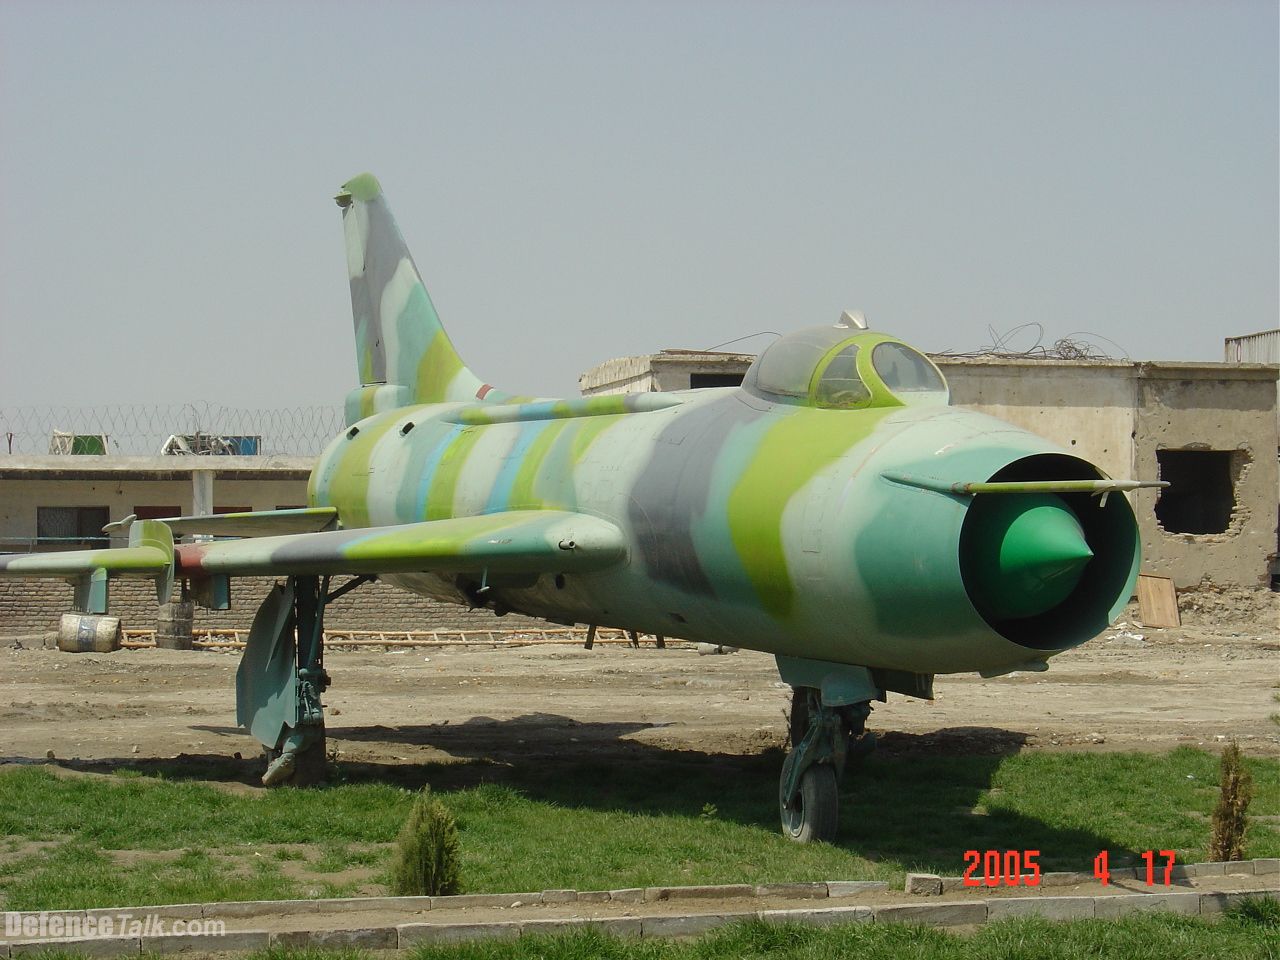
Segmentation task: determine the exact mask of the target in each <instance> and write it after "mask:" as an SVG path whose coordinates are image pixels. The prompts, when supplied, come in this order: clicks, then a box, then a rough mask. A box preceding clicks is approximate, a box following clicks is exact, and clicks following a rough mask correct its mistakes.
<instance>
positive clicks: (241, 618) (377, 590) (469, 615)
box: [0, 577, 544, 636]
mask: <svg viewBox="0 0 1280 960" xmlns="http://www.w3.org/2000/svg"><path fill="white" fill-rule="evenodd" d="M274 582H275V581H274V580H273V579H272V578H271V577H245V578H242V579H237V580H234V581H232V584H231V606H232V609H230V610H205V609H203V608H202V607H196V611H195V627H196V629H197V630H198V629H200V628H202V627H236V628H240V629H246V630H247V629H248V628H249V624H250V623H251V622H252V621H253V614H254V612H255V611H256V610H257V608H258V604H259V603H260V602H261V600H262V598H263V597H265V596H266V594H267V590H268V589H270V587H271V584H272V583H274ZM345 582H346V579H345V578H337V577H335V578H334V581H333V584H332V586H333V587H335V588H336V587H338V586H341V585H342V584H343V583H345ZM71 593H72V591H71V586H70V585H69V584H66V583H63V582H61V581H58V580H25V579H21V578H12V579H10V578H2V579H0V636H20V635H23V634H34V633H43V632H46V631H49V630H56V629H57V628H58V621H59V619H60V618H61V616H62V614H64V613H68V612H70V611H71ZM111 613H112V615H114V616H118V617H120V619H121V625H122V626H123V627H124V628H125V629H127V630H151V629H154V627H155V625H156V597H155V588H154V587H153V586H152V584H151V581H149V580H113V581H112V583H111ZM538 625H544V624H542V621H540V620H531V619H529V618H527V617H520V616H517V615H516V614H511V615H509V616H506V617H502V618H498V617H495V616H494V615H493V614H492V613H490V612H489V611H488V610H468V609H467V608H466V607H463V606H458V605H456V604H452V603H437V602H436V601H434V600H428V599H426V598H425V597H419V596H415V595H414V594H411V593H408V592H406V591H404V590H397V589H396V588H395V587H392V586H390V585H388V584H385V583H380V582H379V583H368V584H365V585H363V586H361V587H358V588H357V589H355V590H353V591H351V592H350V593H348V594H347V595H346V596H344V597H339V598H338V599H337V600H335V601H334V602H333V604H332V605H331V606H330V607H329V608H328V612H327V615H326V617H325V626H326V627H328V628H329V629H331V630H458V629H471V630H484V629H503V630H516V629H520V628H521V627H528V626H538Z"/></svg>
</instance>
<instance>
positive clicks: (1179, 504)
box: [1156, 450, 1236, 533]
mask: <svg viewBox="0 0 1280 960" xmlns="http://www.w3.org/2000/svg"><path fill="white" fill-rule="evenodd" d="M1235 460H1236V451H1234V450H1157V451H1156V462H1157V463H1158V464H1159V466H1160V479H1161V480H1167V481H1168V482H1169V486H1167V487H1165V488H1164V489H1162V490H1161V491H1160V498H1159V499H1158V500H1157V501H1156V520H1157V522H1159V524H1160V527H1161V529H1163V530H1164V531H1165V532H1166V533H1224V532H1226V530H1227V528H1228V527H1229V526H1230V525H1231V514H1232V511H1234V510H1235V506H1236V496H1235V479H1236V478H1235V473H1236V463H1235Z"/></svg>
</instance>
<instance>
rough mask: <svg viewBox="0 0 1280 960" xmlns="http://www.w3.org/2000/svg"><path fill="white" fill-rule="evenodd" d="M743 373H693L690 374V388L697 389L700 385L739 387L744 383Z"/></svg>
mask: <svg viewBox="0 0 1280 960" xmlns="http://www.w3.org/2000/svg"><path fill="white" fill-rule="evenodd" d="M742 377H743V374H741V373H691V374H689V389H691V390H697V389H698V388H699V387H737V386H741V385H742Z"/></svg>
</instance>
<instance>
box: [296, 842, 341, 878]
mask: <svg viewBox="0 0 1280 960" xmlns="http://www.w3.org/2000/svg"><path fill="white" fill-rule="evenodd" d="M350 865H351V859H350V857H349V856H348V854H347V845H346V844H345V843H326V844H325V845H324V847H322V848H321V850H320V856H318V857H316V859H314V860H312V861H311V862H310V863H308V864H307V870H308V871H310V872H311V873H341V872H342V871H343V870H345V869H347V867H348V866H350Z"/></svg>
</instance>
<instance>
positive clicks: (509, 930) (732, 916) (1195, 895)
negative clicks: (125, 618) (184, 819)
mask: <svg viewBox="0 0 1280 960" xmlns="http://www.w3.org/2000/svg"><path fill="white" fill-rule="evenodd" d="M1202 866H1208V868H1209V869H1207V870H1205V871H1204V872H1203V873H1201V872H1199V871H1198V869H1197V868H1199V867H1202ZM1215 867H1216V868H1217V869H1216V870H1215V869H1214V868H1215ZM1181 869H1184V870H1187V871H1189V872H1188V873H1187V874H1186V876H1187V877H1192V876H1222V875H1224V874H1236V875H1245V876H1249V875H1253V876H1265V877H1267V878H1268V880H1270V879H1271V878H1272V877H1277V879H1280V859H1266V860H1253V861H1242V862H1241V863H1239V864H1236V863H1232V864H1225V865H1224V864H1210V865H1205V864H1186V865H1184V867H1183V868H1181ZM1112 873H1113V875H1114V873H1115V872H1114V871H1113V872H1112ZM1176 875H1177V874H1176V871H1175V876H1176ZM1048 876H1050V875H1048V874H1046V875H1045V878H1043V879H1046V880H1047V878H1048ZM1057 876H1059V877H1067V876H1070V877H1077V878H1080V879H1077V880H1075V881H1074V882H1077V883H1079V882H1091V881H1092V880H1093V876H1092V875H1091V874H1088V875H1085V874H1059V875H1057ZM942 879H943V880H944V882H945V881H946V880H948V879H952V878H942ZM1059 882H1060V883H1062V882H1065V881H1059ZM1265 882H1266V881H1264V883H1265ZM1045 885H1046V886H1048V885H1050V884H1048V883H1045ZM887 889H888V884H886V883H882V882H878V881H831V882H828V883H825V884H823V883H796V884H764V885H759V886H752V885H749V884H729V885H722V886H699V887H649V888H630V889H623V890H613V891H587V892H578V891H573V890H548V891H543V892H542V893H523V894H518V893H517V894H468V895H462V896H456V897H366V898H345V899H333V900H287V901H246V902H233V903H214V904H168V905H164V906H158V907H120V908H115V909H95V910H67V911H50V912H48V913H45V914H44V916H45V917H46V918H52V917H60V918H63V920H64V921H65V920H73V921H74V920H86V919H92V920H96V919H98V918H104V917H111V918H116V917H119V916H121V915H128V916H131V917H144V916H147V915H151V916H156V917H161V918H174V919H194V918H196V917H200V918H221V919H226V918H233V917H234V918H240V917H254V916H265V915H272V916H289V915H299V914H308V913H326V914H330V913H344V912H355V911H358V910H402V911H405V912H422V911H424V910H434V909H448V908H463V907H506V908H511V907H518V906H525V905H533V904H538V903H546V904H559V905H563V904H566V903H574V902H590V903H602V902H609V901H614V902H618V903H628V904H638V903H644V902H663V901H672V900H685V901H690V902H691V905H692V903H693V902H696V901H698V900H708V899H717V898H730V897H735V898H742V899H748V898H757V899H759V898H765V897H769V898H784V899H804V900H821V899H838V898H840V897H848V896H856V895H857V894H859V893H866V892H869V891H883V890H887ZM965 889H975V888H972V887H970V888H965ZM978 889H980V888H978ZM975 892H976V891H975ZM1259 896H1261V897H1268V898H1270V899H1273V900H1280V882H1271V883H1270V884H1269V885H1266V886H1263V885H1261V884H1260V885H1259V886H1257V887H1255V888H1251V889H1248V890H1237V891H1206V892H1197V891H1185V892H1183V891H1168V892H1151V893H1145V892H1143V893H1117V894H1109V895H1102V896H1077V895H1073V896H1028V897H999V898H991V899H985V900H972V901H944V902H935V903H929V902H927V901H925V902H915V903H895V904H884V905H880V906H863V905H857V906H831V907H812V906H810V907H798V908H795V909H781V910H779V909H768V910H748V911H740V912H732V913H696V912H691V913H681V914H671V915H665V916H648V917H634V916H628V917H567V918H548V919H529V920H503V921H498V922H493V923H438V922H437V923H431V922H418V923H401V924H394V925H386V926H380V927H357V928H347V929H336V930H332V929H325V930H321V929H317V930H294V931H278V932H267V931H263V930H236V931H231V932H228V933H225V934H223V935H221V936H205V935H197V934H172V935H143V936H141V937H138V936H132V937H126V936H120V937H64V938H58V939H54V938H44V939H28V940H12V941H9V942H3V941H0V960H5V958H11V957H18V956H21V955H23V954H33V953H36V952H39V951H42V950H52V949H58V950H66V951H68V952H72V953H77V954H79V955H81V956H86V957H121V956H138V955H139V954H141V953H180V952H184V951H189V950H202V951H205V952H219V953H221V952H234V951H245V950H260V949H264V948H266V947H268V946H275V945H279V946H289V947H330V948H333V947H354V948H360V949H369V950H387V949H393V948H405V947H409V946H413V945H415V944H420V943H460V942H465V941H471V940H484V939H514V938H516V937H520V936H527V935H531V934H555V933H565V932H571V931H576V930H587V929H590V930H597V931H600V932H602V933H609V934H613V935H616V936H620V937H688V936H698V935H700V934H703V933H706V932H708V931H710V930H714V929H716V928H718V927H722V926H725V925H728V924H732V923H737V922H739V921H741V920H748V919H758V920H761V921H764V922H766V923H795V924H799V925H802V926H817V927H822V926H831V925H835V924H842V923H921V924H926V925H930V926H954V925H976V924H981V923H986V922H988V921H995V920H1001V919H1004V918H1007V917H1018V916H1040V917H1045V918H1046V919H1050V920H1073V919H1087V918H1099V919H1102V918H1114V917H1121V916H1126V915H1128V914H1131V913H1138V912H1170V913H1178V914H1184V915H1188V916H1206V917H1210V916H1217V915H1220V914H1221V913H1223V912H1224V911H1225V910H1227V909H1229V908H1230V907H1231V906H1232V905H1234V904H1236V903H1239V902H1240V901H1242V900H1244V899H1245V898H1247V897H1259Z"/></svg>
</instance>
